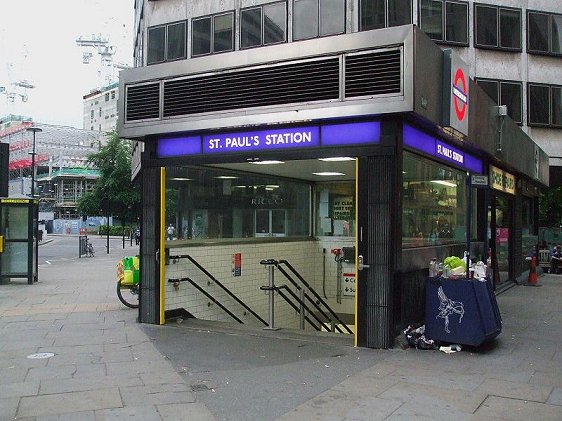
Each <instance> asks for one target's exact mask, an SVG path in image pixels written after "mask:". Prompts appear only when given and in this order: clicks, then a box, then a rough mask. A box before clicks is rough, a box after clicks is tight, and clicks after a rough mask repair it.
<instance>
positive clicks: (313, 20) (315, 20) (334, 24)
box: [293, 0, 345, 41]
mask: <svg viewBox="0 0 562 421" xmlns="http://www.w3.org/2000/svg"><path fill="white" fill-rule="evenodd" d="M344 32H345V0H293V40H295V41H298V40H303V39H309V38H315V37H319V36H326V35H335V34H342V33H344Z"/></svg>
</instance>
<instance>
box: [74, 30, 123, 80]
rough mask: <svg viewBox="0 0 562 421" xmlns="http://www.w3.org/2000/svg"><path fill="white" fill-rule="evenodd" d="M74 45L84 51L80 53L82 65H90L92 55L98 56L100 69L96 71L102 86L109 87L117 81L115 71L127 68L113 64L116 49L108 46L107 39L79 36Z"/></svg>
mask: <svg viewBox="0 0 562 421" xmlns="http://www.w3.org/2000/svg"><path fill="white" fill-rule="evenodd" d="M76 45H78V46H79V47H81V48H82V49H84V50H85V51H83V52H82V63H84V64H90V61H91V60H92V58H93V57H94V54H97V55H99V57H100V69H99V70H98V76H100V78H101V79H102V84H105V85H109V84H111V83H112V82H113V81H114V80H115V79H117V71H116V70H117V69H127V68H129V66H127V65H125V64H121V63H114V62H113V56H114V55H115V53H116V52H117V47H115V46H114V45H112V44H110V42H109V39H107V38H104V37H102V36H101V35H97V36H96V35H92V36H91V37H90V38H84V37H82V36H80V37H78V39H77V40H76ZM92 50H93V51H92Z"/></svg>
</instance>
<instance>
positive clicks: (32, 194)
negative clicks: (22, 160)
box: [27, 127, 43, 199]
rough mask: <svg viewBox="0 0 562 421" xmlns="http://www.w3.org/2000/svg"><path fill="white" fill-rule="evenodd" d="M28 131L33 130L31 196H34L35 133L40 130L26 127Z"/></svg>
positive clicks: (40, 130)
mask: <svg viewBox="0 0 562 421" xmlns="http://www.w3.org/2000/svg"><path fill="white" fill-rule="evenodd" d="M27 131H28V132H33V152H31V198H32V199H33V198H35V133H37V132H42V131H43V129H40V128H39V127H28V128H27Z"/></svg>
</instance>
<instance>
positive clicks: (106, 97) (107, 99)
mask: <svg viewBox="0 0 562 421" xmlns="http://www.w3.org/2000/svg"><path fill="white" fill-rule="evenodd" d="M108 101H109V92H107V93H106V94H105V102H108Z"/></svg>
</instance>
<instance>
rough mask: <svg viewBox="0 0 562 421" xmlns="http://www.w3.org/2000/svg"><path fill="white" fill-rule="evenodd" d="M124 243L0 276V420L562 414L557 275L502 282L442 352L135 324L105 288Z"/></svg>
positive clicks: (111, 285)
mask: <svg viewBox="0 0 562 421" xmlns="http://www.w3.org/2000/svg"><path fill="white" fill-rule="evenodd" d="M46 246H48V245H46ZM130 254H131V249H125V250H120V249H117V250H114V251H113V252H112V254H110V255H101V254H100V255H99V257H95V258H90V259H75V260H72V261H69V262H66V263H64V264H62V263H61V264H60V265H54V264H53V265H45V266H41V267H40V272H39V282H38V283H37V284H35V285H27V284H25V283H24V282H22V283H17V282H13V283H12V284H9V285H1V286H0V419H2V420H13V419H35V420H47V419H49V420H51V419H56V420H78V419H79V420H106V419H125V418H126V419H129V418H130V417H132V416H134V417H135V419H139V420H176V419H177V420H214V419H218V420H248V419H257V420H262V419H263V420H270V419H271V420H273V419H282V420H375V419H389V420H398V419H416V418H431V419H436V418H444V417H447V418H453V417H454V418H456V419H482V420H484V419H485V420H489V419H500V418H501V419H516V420H523V419H525V420H527V419H533V420H538V419H541V420H542V419H544V420H560V419H562V349H561V343H562V323H561V322H562V313H561V309H562V276H559V275H558V276H557V275H545V276H542V277H541V278H540V279H539V283H540V284H542V285H543V286H541V287H524V286H516V287H513V288H511V289H509V290H508V291H506V292H505V293H503V294H501V295H500V296H498V303H499V306H500V310H501V313H502V317H503V332H502V333H501V334H500V336H499V337H498V338H497V339H496V340H495V341H493V342H492V343H490V344H489V345H487V346H485V347H483V348H481V349H479V350H463V351H462V352H458V353H455V354H444V353H442V352H439V351H420V350H415V349H407V350H401V349H392V350H370V349H356V348H353V347H350V346H346V345H341V344H336V345H334V344H319V343H315V342H313V341H310V340H307V339H302V338H293V337H283V336H282V335H281V336H279V337H264V336H263V335H262V334H260V333H258V332H251V331H248V332H245V331H243V330H238V331H235V332H234V331H233V332H228V331H221V330H220V329H217V330H216V331H211V330H210V329H205V328H201V327H197V326H195V325H194V326H191V327H190V326H189V323H188V321H185V322H184V323H181V324H177V323H175V322H174V323H170V324H168V325H165V326H154V325H139V324H138V323H136V321H135V319H136V311H135V310H132V309H128V308H125V307H124V306H122V305H121V304H120V302H119V301H118V299H117V296H116V293H115V265H116V263H117V261H118V260H119V259H120V258H121V257H122V256H124V255H130ZM37 353H53V354H54V356H52V357H50V358H35V359H31V358H28V356H30V355H32V354H37Z"/></svg>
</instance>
